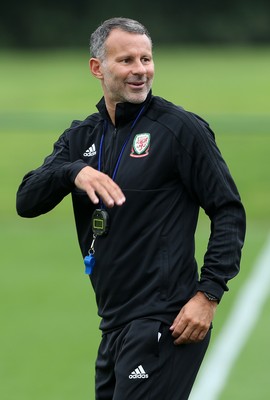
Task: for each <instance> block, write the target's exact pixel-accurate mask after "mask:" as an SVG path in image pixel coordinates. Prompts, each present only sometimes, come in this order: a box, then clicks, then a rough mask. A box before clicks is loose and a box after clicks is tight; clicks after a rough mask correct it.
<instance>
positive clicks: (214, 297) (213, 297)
mask: <svg viewBox="0 0 270 400" xmlns="http://www.w3.org/2000/svg"><path fill="white" fill-rule="evenodd" d="M200 292H201V293H202V294H203V295H204V297H205V298H206V299H207V300H208V301H211V302H216V303H219V299H218V298H217V297H216V296H214V295H213V294H211V293H209V292H204V291H200Z"/></svg>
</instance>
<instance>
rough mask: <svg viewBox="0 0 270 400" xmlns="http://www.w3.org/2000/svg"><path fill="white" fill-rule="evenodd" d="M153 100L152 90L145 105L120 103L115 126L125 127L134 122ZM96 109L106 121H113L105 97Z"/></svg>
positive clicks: (117, 107)
mask: <svg viewBox="0 0 270 400" xmlns="http://www.w3.org/2000/svg"><path fill="white" fill-rule="evenodd" d="M151 99H152V90H150V91H149V93H148V95H147V98H146V99H145V101H144V102H143V103H140V104H134V103H128V102H125V103H118V104H117V105H116V110H115V126H116V127H118V126H119V125H124V124H125V123H127V122H130V121H132V120H134V118H136V116H137V115H138V112H139V111H140V110H141V108H142V107H143V106H144V107H145V108H147V107H148V105H149V104H150V102H151ZM96 107H97V109H98V111H99V112H100V114H101V116H102V117H103V118H104V119H107V120H109V121H111V119H110V116H109V113H108V111H107V108H106V104H105V99H104V97H102V99H101V100H100V101H99V102H98V104H97V105H96Z"/></svg>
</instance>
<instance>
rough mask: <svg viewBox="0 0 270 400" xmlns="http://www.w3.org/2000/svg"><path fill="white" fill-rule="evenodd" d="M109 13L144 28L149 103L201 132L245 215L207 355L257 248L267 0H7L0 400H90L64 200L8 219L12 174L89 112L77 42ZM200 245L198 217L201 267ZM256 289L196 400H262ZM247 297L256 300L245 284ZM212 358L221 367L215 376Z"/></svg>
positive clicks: (267, 131) (0, 170)
mask: <svg viewBox="0 0 270 400" xmlns="http://www.w3.org/2000/svg"><path fill="white" fill-rule="evenodd" d="M113 16H124V17H130V18H134V19H138V20H139V21H141V22H142V23H143V24H145V25H146V27H147V28H148V30H149V31H150V34H151V36H152V39H153V42H154V60H155V67H156V76H155V81H154V86H153V92H154V94H156V95H159V96H162V97H165V98H167V99H168V100H170V101H172V102H175V103H176V104H179V105H181V106H183V107H184V108H186V109H188V110H191V111H193V112H195V113H197V114H199V115H201V116H202V117H203V118H205V119H206V120H207V121H208V122H209V123H210V125H211V127H212V128H213V130H214V131H215V134H216V140H217V143H218V146H219V147H220V149H221V152H222V153H223V155H224V158H225V160H226V161H227V163H228V165H229V168H230V170H231V172H232V175H233V176H234V178H235V181H236V183H237V186H238V188H239V191H240V194H241V196H242V199H243V202H244V205H245V207H246V211H247V218H248V226H247V238H246V244H245V247H244V250H243V259H242V268H241V273H240V274H239V276H238V277H237V278H236V279H235V280H233V281H232V282H231V284H230V292H229V293H228V294H226V295H225V296H224V298H223V300H222V303H221V304H220V306H219V308H218V312H217V314H216V318H215V322H214V330H213V340H212V344H211V348H212V349H215V347H214V346H215V343H217V341H218V339H219V337H220V335H221V334H222V332H223V327H224V324H225V323H226V322H227V321H228V320H229V317H230V315H231V314H232V312H233V311H234V310H235V309H236V307H237V306H238V305H239V300H238V298H239V293H241V290H242V288H243V287H245V285H246V284H247V283H248V282H250V280H251V277H252V274H253V273H254V271H255V273H256V268H257V265H258V261H257V260H258V258H259V257H260V255H261V254H262V251H263V250H264V249H265V246H268V245H267V243H268V242H267V240H268V237H269V222H270V207H269V204H270V177H269V174H270V165H269V149H270V2H269V1H268V0H257V1H252V0H245V1H242V0H234V1H232V0H228V1H223V2H216V1H207V0H206V1H204V2H201V1H198V0H196V1H195V0H190V1H189V2H186V1H185V2H184V1H181V0H178V1H172V0H167V1H166V2H164V1H160V0H155V1H154V2H150V1H148V2H147V1H141V0H138V1H137V2H127V1H120V0H118V1H117V2H111V1H107V0H103V1H102V3H99V2H90V1H85V0H76V1H68V0H65V1H64V0H54V1H52V0H46V1H45V0H44V1H38V0H35V1H34V0H28V1H24V2H20V1H13V2H5V3H4V4H2V6H1V13H0V72H1V73H0V178H1V201H0V227H1V229H0V249H1V251H0V266H1V269H0V311H1V312H0V318H1V329H0V354H1V357H0V398H1V400H18V399H20V400H36V399H39V400H45V399H46V400H62V399H65V400H74V398H76V399H81V400H83V399H94V394H93V393H94V362H95V358H96V351H97V346H98V343H99V340H100V332H99V331H98V325H99V318H98V316H97V313H96V306H95V299H94V295H93V292H92V289H91V286H90V284H89V282H88V279H87V277H85V276H84V272H83V271H84V267H83V262H82V259H81V255H80V252H79V248H78V244H77V238H76V232H75V226H74V221H73V216H72V208H71V202H70V198H69V196H68V197H67V198H66V199H64V200H63V202H62V203H61V204H60V205H59V206H58V207H56V209H54V210H53V211H52V212H50V213H49V214H47V215H45V216H40V217H39V218H37V219H30V220H28V219H22V218H19V217H18V216H17V214H16V209H15V197H16V191H17V188H18V185H19V184H20V182H21V180H22V177H23V175H24V174H25V173H26V172H28V171H29V170H31V169H34V168H37V167H38V166H39V165H40V164H41V163H42V161H43V159H44V157H45V156H46V155H47V154H49V153H50V152H51V150H52V145H53V143H54V142H55V141H56V140H57V138H58V136H60V134H61V133H62V132H63V131H64V130H65V129H66V128H68V127H69V125H70V123H71V121H72V120H73V119H84V118H85V117H86V116H87V115H89V114H91V113H92V112H95V111H96V108H95V104H96V103H97V102H98V100H99V99H100V97H101V95H102V92H101V88H100V84H99V82H98V81H95V80H94V79H93V78H92V76H91V75H90V73H89V70H88V59H89V49H88V47H89V37H90V34H91V33H92V31H93V30H94V29H95V28H96V27H97V26H98V25H99V24H100V23H101V22H102V21H103V20H105V19H107V18H111V17H113ZM208 236H209V222H208V220H207V218H206V217H205V216H204V214H203V213H201V216H200V223H199V226H198V232H197V236H196V242H197V259H198V263H199V265H201V264H202V262H203V254H204V251H205V246H206V245H207V238H208ZM265 279H268V277H267V276H266V275H265ZM265 286H266V288H265ZM265 286H264V289H262V290H263V291H264V300H263V302H262V303H260V307H259V309H258V310H257V311H256V318H255V321H256V324H255V325H254V326H253V325H252V326H251V327H249V330H248V332H247V336H246V340H245V342H244V343H241V346H240V343H239V344H238V343H237V342H236V336H237V335H236V333H237V332H238V331H239V330H241V326H240V327H239V326H238V325H237V324H236V326H235V335H234V334H232V337H231V338H230V342H226V343H225V344H226V345H227V346H228V348H229V347H231V345H230V343H234V347H235V348H236V349H237V347H238V348H241V349H240V351H239V353H237V357H236V358H235V360H234V362H233V364H232V365H231V366H230V371H229V375H228V377H227V378H226V380H225V382H224V384H223V385H222V386H221V387H220V390H219V392H218V393H217V394H215V395H214V397H211V396H210V391H211V385H212V383H213V382H212V380H211V376H208V377H207V379H206V382H207V383H206V385H207V384H209V393H208V394H207V395H205V394H203V395H201V396H200V395H199V397H196V399H197V400H211V399H212V400H242V399H245V400H254V399H255V398H256V399H258V400H268V399H269V396H270V382H269V373H270V369H269V361H268V359H269V351H268V341H269V340H268V336H269V329H270V320H269V314H270V299H269V291H270V282H269V285H265ZM251 290H252V294H253V295H254V291H255V290H256V291H257V292H260V288H259V289H258V288H253V286H252V285H251ZM257 292H256V293H255V300H256V298H257V297H258V296H257ZM258 294H259V293H258ZM247 307H250V306H249V305H248V303H247ZM244 311H245V312H246V311H247V310H243V312H244ZM250 312H252V310H251V311H250ZM243 329H246V328H245V327H243ZM211 348H210V350H209V354H210V351H211ZM223 362H224V359H223V358H222V357H221V359H220V360H219V362H218V363H217V365H216V369H217V371H219V370H222V368H223ZM205 363H207V358H206V360H205ZM217 373H218V372H217Z"/></svg>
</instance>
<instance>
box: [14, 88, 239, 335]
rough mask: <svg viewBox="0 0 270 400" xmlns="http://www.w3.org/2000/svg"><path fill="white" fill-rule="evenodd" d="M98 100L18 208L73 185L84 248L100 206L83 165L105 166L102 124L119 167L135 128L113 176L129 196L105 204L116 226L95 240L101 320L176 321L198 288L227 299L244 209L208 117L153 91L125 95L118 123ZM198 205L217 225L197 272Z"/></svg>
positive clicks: (109, 158) (110, 167)
mask: <svg viewBox="0 0 270 400" xmlns="http://www.w3.org/2000/svg"><path fill="white" fill-rule="evenodd" d="M142 107H143V110H142ZM98 109H99V113H96V114H93V115H91V116H89V117H88V118H86V119H85V120H84V121H83V122H79V121H74V122H73V124H72V125H71V127H70V128H69V129H67V130H66V131H65V132H64V133H63V134H62V135H61V136H60V138H59V140H58V141H57V142H56V143H55V146H54V151H53V153H52V154H51V155H50V156H48V157H47V158H46V159H45V161H44V164H43V165H42V166H41V167H40V168H38V169H36V170H35V171H31V172H30V173H28V174H27V175H26V176H25V177H24V179H23V182H22V184H21V185H20V187H19V190H18V194H17V211H18V213H19V215H21V216H24V217H35V216H38V215H40V214H43V213H46V212H48V211H49V210H51V209H52V208H53V207H55V206H56V205H57V204H58V203H59V202H60V201H61V200H62V198H63V197H64V196H66V195H67V194H69V193H72V200H73V207H74V214H75V220H76V227H77V233H78V238H79V243H80V247H81V251H82V255H83V256H85V255H87V253H88V249H89V247H90V244H91V241H92V232H91V224H90V221H91V215H92V212H93V210H94V208H95V206H94V205H93V204H92V203H91V202H90V200H89V198H88V196H87V195H86V194H85V193H84V192H82V191H80V190H78V189H77V188H76V187H75V185H74V180H75V177H76V175H77V174H78V172H79V171H80V170H81V169H82V168H83V167H85V166H86V165H90V166H92V167H94V168H98V157H99V154H100V149H99V146H100V141H101V137H102V134H103V133H105V140H104V143H103V147H102V160H101V161H102V162H101V170H102V172H104V173H106V174H108V175H110V176H112V174H113V172H115V171H116V170H115V164H116V162H117V159H118V157H119V154H120V152H121V149H122V148H123V145H124V142H125V140H126V139H127V138H128V137H129V138H128V142H127V145H126V147H125V148H124V151H123V154H122V157H121V159H120V163H119V168H118V170H117V173H116V177H115V181H116V183H117V184H118V185H119V186H120V187H121V189H122V190H123V192H124V194H125V196H126V203H125V204H124V205H123V206H121V207H113V208H112V209H110V210H108V212H109V215H110V230H109V233H108V234H107V235H106V236H102V237H98V238H97V240H96V242H95V257H96V265H95V267H94V270H93V273H92V275H91V281H92V285H93V287H94V290H95V293H96V299H97V304H98V312H99V315H100V316H101V317H102V322H101V329H103V330H111V329H115V328H117V327H119V326H122V325H123V324H125V323H127V322H128V321H130V320H132V319H135V318H142V317H150V318H159V319H161V320H163V321H164V322H167V323H171V322H172V321H173V319H174V318H175V316H176V314H177V313H178V312H179V309H180V308H181V306H183V305H184V304H185V303H186V302H187V300H188V299H189V298H190V297H191V296H192V295H194V293H195V292H196V291H197V290H202V291H207V292H210V293H211V294H213V295H215V296H216V297H218V298H219V299H221V297H222V295H223V292H224V291H226V290H228V288H227V282H228V280H229V279H231V278H233V277H234V276H235V275H236V274H237V273H238V271H239V263H240V256H241V248H242V245H243V241H244V235H245V212H244V209H243V206H242V203H241V201H240V197H239V194H238V191H237V189H236V186H235V184H234V182H233V179H232V177H231V175H230V173H229V170H228V168H227V166H226V164H225V162H224V160H223V158H222V156H221V154H220V152H219V150H218V148H217V146H216V143H215V139H214V134H213V132H212V131H211V130H210V128H209V126H208V124H207V123H206V122H205V121H203V120H202V119H200V118H199V117H197V116H195V115H194V114H192V113H189V112H187V111H185V110H183V109H182V108H180V107H177V106H175V105H173V104H172V103H169V102H168V101H166V100H164V99H162V98H160V97H155V96H152V94H151V93H150V94H149V96H148V98H147V99H146V101H145V102H144V103H143V104H129V103H122V104H118V105H117V109H116V123H115V126H113V125H112V123H111V122H110V119H109V116H108V114H107V111H106V107H105V102H104V99H102V100H101V101H100V103H99V104H98ZM140 112H141V115H139V113H140ZM137 117H138V118H137ZM136 118H137V120H136ZM135 120H136V123H135V126H134V127H133V128H131V127H132V124H134V122H135ZM105 121H107V122H105ZM100 159H101V158H100ZM200 207H202V208H203V209H204V210H205V212H206V214H207V215H208V216H209V218H210V220H211V235H210V239H209V244H208V248H207V251H206V254H205V258H204V265H203V267H202V269H201V276H200V279H199V280H198V269H197V264H196V261H195V258H194V233H195V229H196V224H197V219H198V212H199V208H200ZM82 266H83V263H82Z"/></svg>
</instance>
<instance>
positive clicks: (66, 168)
mask: <svg viewBox="0 0 270 400" xmlns="http://www.w3.org/2000/svg"><path fill="white" fill-rule="evenodd" d="M85 166H86V164H85V163H84V162H83V161H82V160H77V161H75V162H71V161H70V155H69V140H68V135H67V134H66V133H64V134H63V135H61V136H60V138H59V139H58V141H57V142H56V143H55V144H54V148H53V152H52V153H51V154H50V155H49V156H48V157H46V158H45V160H44V163H43V164H42V165H41V166H40V167H39V168H37V169H36V170H33V171H30V172H29V173H27V174H26V175H25V176H24V178H23V180H22V183H21V184H20V186H19V189H18V192H17V199H16V208H17V212H18V214H19V215H20V216H22V217H27V218H32V217H36V216H38V215H40V214H45V213H47V212H48V211H50V210H52V209H53V208H54V207H55V206H56V205H57V204H58V203H60V201H61V200H62V199H63V198H64V197H65V196H66V195H67V194H69V193H70V192H71V190H72V189H73V188H74V180H75V178H76V175H77V174H78V172H79V171H80V170H81V169H82V168H83V167H85Z"/></svg>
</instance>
